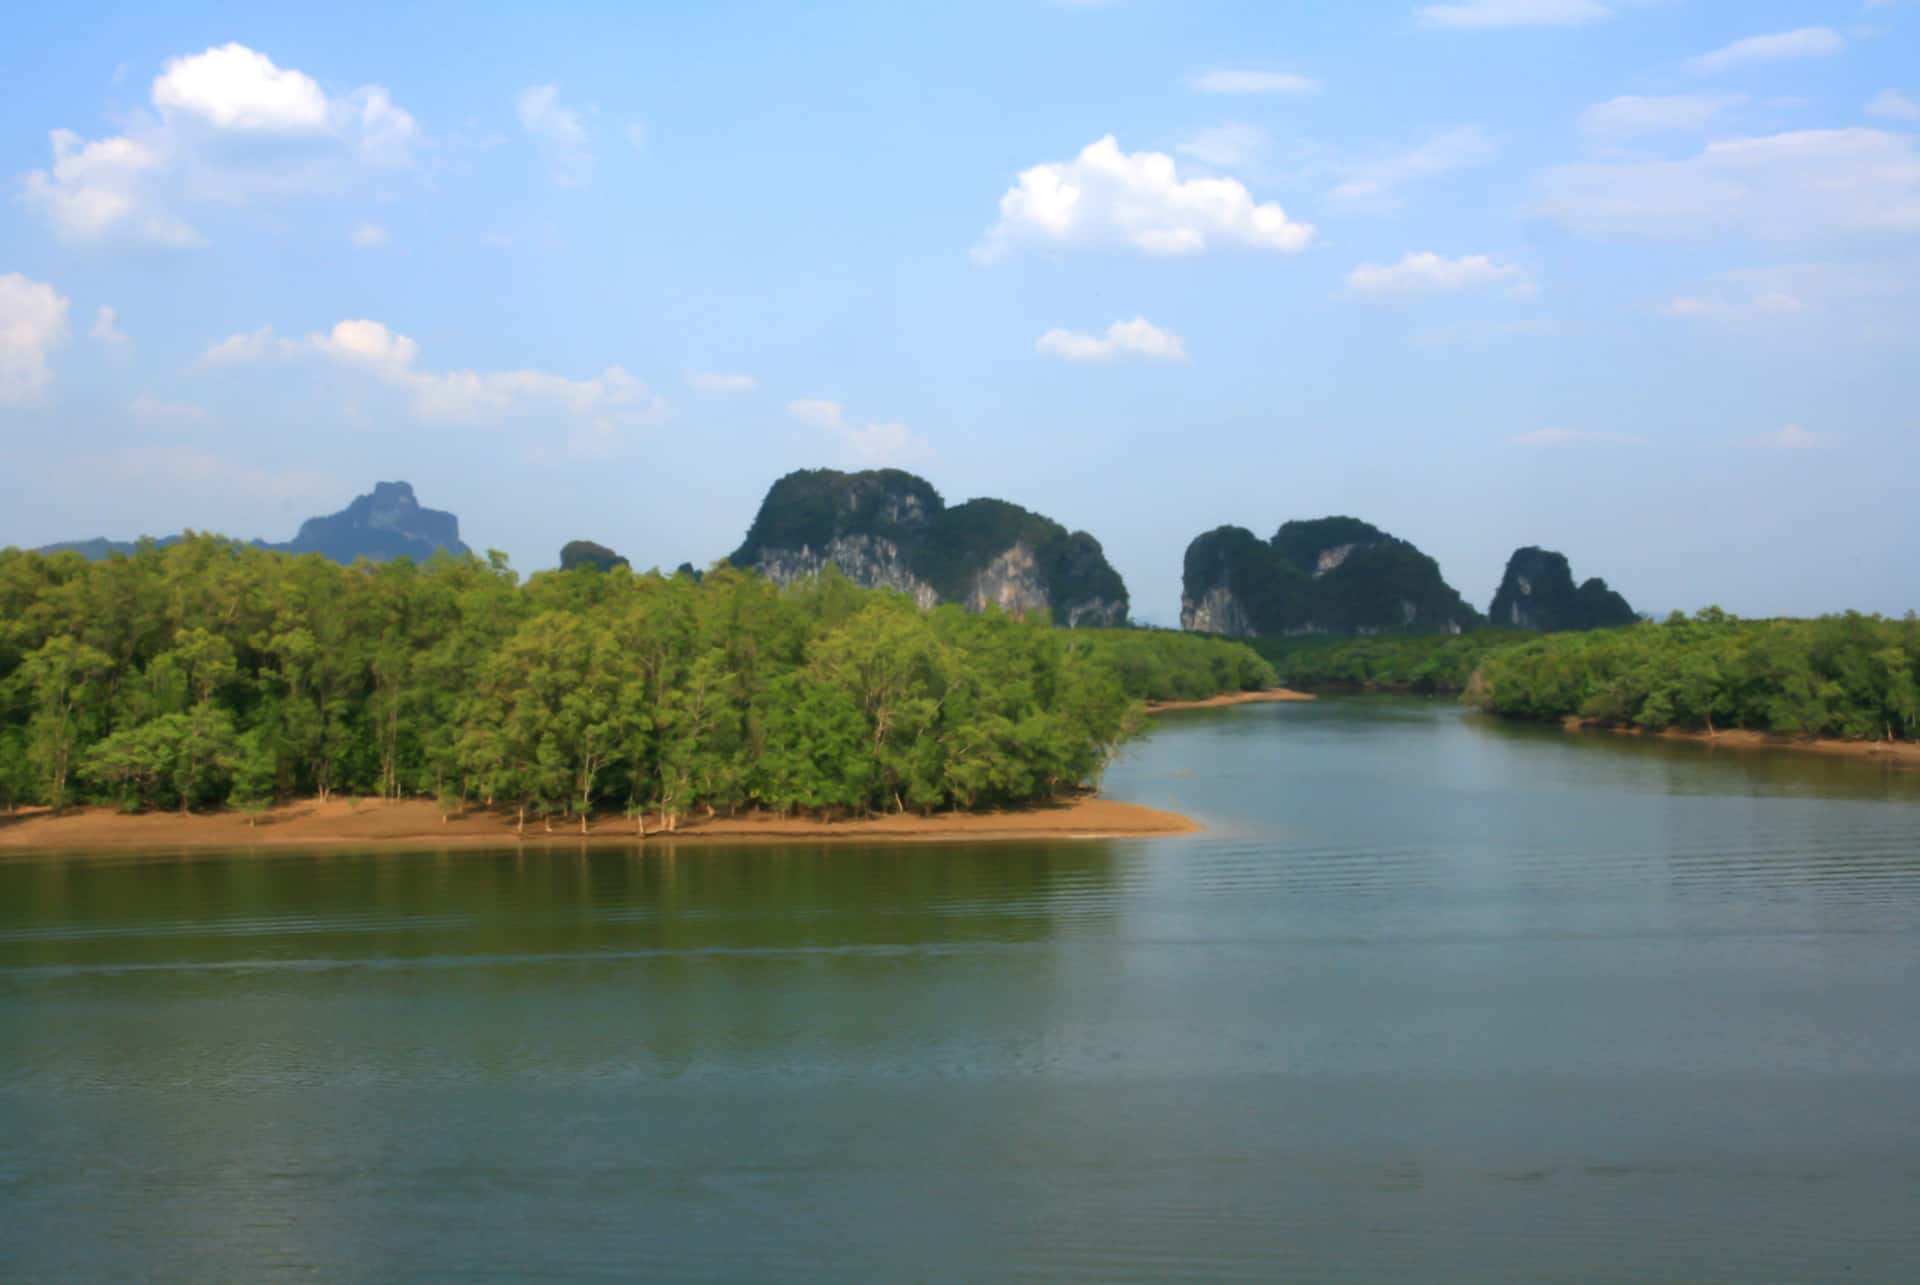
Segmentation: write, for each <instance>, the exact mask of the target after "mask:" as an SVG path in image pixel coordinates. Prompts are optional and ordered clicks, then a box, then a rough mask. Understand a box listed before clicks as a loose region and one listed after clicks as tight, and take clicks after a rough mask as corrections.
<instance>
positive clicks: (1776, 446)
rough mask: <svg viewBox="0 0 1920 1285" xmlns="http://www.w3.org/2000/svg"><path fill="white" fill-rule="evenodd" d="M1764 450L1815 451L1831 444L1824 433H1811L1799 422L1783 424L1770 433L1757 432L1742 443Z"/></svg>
mask: <svg viewBox="0 0 1920 1285" xmlns="http://www.w3.org/2000/svg"><path fill="white" fill-rule="evenodd" d="M1740 444H1741V445H1742V446H1750V447H1753V448H1754V449H1756V450H1762V451H1813V450H1819V449H1821V448H1823V447H1825V446H1827V445H1829V444H1830V439H1829V438H1828V437H1827V436H1826V434H1824V433H1810V432H1808V431H1807V430H1806V429H1804V428H1802V427H1800V425H1798V424H1782V425H1781V426H1780V427H1779V428H1776V429H1774V430H1773V431H1772V432H1769V433H1756V434H1754V435H1753V436H1752V437H1749V438H1745V439H1743V440H1742V441H1741V443H1740Z"/></svg>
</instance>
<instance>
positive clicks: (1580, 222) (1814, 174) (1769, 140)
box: [1535, 128, 1920, 241]
mask: <svg viewBox="0 0 1920 1285" xmlns="http://www.w3.org/2000/svg"><path fill="white" fill-rule="evenodd" d="M1539 187H1540V192H1541V199H1540V201H1539V203H1538V205H1537V206H1536V210H1535V212H1536V213H1538V214H1540V215H1542V216H1544V217H1547V218H1551V219H1555V220H1557V221H1559V222H1561V223H1563V224H1565V225H1566V226H1568V227H1570V228H1573V229H1574V230H1576V231H1580V232H1587V233H1592V234H1595V235H1603V236H1604V235H1615V236H1649V237H1685V236H1698V235H1705V234H1709V233H1713V234H1726V233H1733V234H1737V235H1745V236H1752V237H1758V238H1762V239H1768V240H1782V241H1787V240H1806V239H1812V238H1818V237H1823V236H1831V235H1836V234H1843V233H1861V232H1911V231H1914V230H1916V229H1920V151H1916V149H1915V144H1914V139H1913V138H1912V137H1911V136H1909V135H1905V134H1894V133H1888V132H1886V131H1884V130H1876V129H1866V128H1854V129H1823V130H1800V131H1797V132H1794V133H1788V134H1774V135H1770V136H1766V137H1760V138H1729V139H1723V140H1720V141H1718V142H1714V143H1709V144H1708V145H1707V146H1706V147H1705V148H1704V149H1703V150H1702V151H1700V152H1699V153H1698V154H1697V155H1695V156H1691V157H1687V158H1684V159H1681V160H1673V161H1621V162H1585V163H1579V164H1573V165H1561V166H1557V167H1554V168H1552V169H1548V170H1546V171H1545V172H1543V173H1542V174H1541V176H1540V180H1539Z"/></svg>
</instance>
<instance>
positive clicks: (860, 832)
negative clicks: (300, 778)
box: [0, 797, 1200, 852]
mask: <svg viewBox="0 0 1920 1285" xmlns="http://www.w3.org/2000/svg"><path fill="white" fill-rule="evenodd" d="M248 821H249V818H248V817H247V816H246V815H245V814H243V813H238V812H205V813H193V814H191V815H183V814H181V813H178V812H148V813H140V814H138V815H132V816H130V815H128V814H126V813H123V812H119V811H116V810H115V809H112V808H97V807H95V808H70V809H68V810H67V811H65V812H63V813H60V814H59V815H57V816H56V815H53V814H51V813H49V812H48V811H47V810H46V809H44V808H35V809H22V810H21V811H20V812H19V813H17V814H15V815H13V816H6V815H0V852H26V851H30V850H32V851H52V850H58V851H72V852H79V851H86V850H94V849H113V848H156V849H161V848H289V847H351V848H448V847H503V846H511V845H513V844H515V843H529V844H536V845H544V844H551V845H555V846H577V845H579V844H581V843H605V844H630V843H633V842H634V841H635V840H636V838H637V837H638V836H636V835H635V833H634V826H633V822H632V821H631V820H630V819H628V818H625V817H620V816H607V817H602V818H600V819H599V820H597V821H595V822H594V823H593V824H592V826H591V827H590V828H589V830H588V832H587V833H586V834H585V835H582V834H581V833H580V823H579V822H578V821H575V822H573V823H572V824H571V825H567V824H563V823H561V822H559V821H556V822H555V823H554V828H553V830H552V831H551V832H549V831H548V830H546V829H545V827H543V826H542V825H541V824H540V823H539V822H537V821H529V822H528V824H527V830H526V834H525V835H519V834H516V833H515V828H514V816H513V813H512V812H509V811H504V810H500V809H494V810H483V809H474V810H471V811H468V812H466V813H464V814H457V815H454V816H450V817H449V816H443V815H442V814H441V812H440V809H439V807H438V806H437V805H435V804H434V803H432V802H429V801H428V800H425V799H401V800H384V799H330V800H328V801H327V802H326V803H321V802H319V801H317V800H307V801H305V802H300V803H290V804H287V805H286V806H284V807H279V808H275V809H274V810H272V811H270V812H265V813H262V814H260V816H259V817H258V818H257V824H252V825H250V824H248ZM1199 828H1200V827H1199V826H1198V825H1196V824H1195V823H1194V822H1192V821H1190V820H1188V819H1187V818H1186V817H1183V816H1180V815H1178V814H1176V813H1173V812H1162V811H1159V810H1158V809H1156V808H1147V807H1141V806H1139V805H1137V804H1133V803H1120V802H1117V801H1115V800H1113V799H1102V798H1093V797H1083V798H1075V799H1066V800H1062V801H1060V802H1058V803H1051V804H1045V805H1041V806H1037V807H1032V808H1020V809H1014V810H1008V811H996V812H966V813H941V814H936V815H934V816H930V817H922V816H917V815H905V816H893V815H889V816H880V817H870V818H865V819H862V820H857V821H833V822H826V821H817V820H812V819H809V818H804V817H779V816H775V815H773V814H772V813H756V814H752V815H747V816H740V817H732V818H728V817H716V818H713V819H706V818H697V817H683V818H681V820H680V824H679V827H678V828H677V829H675V830H674V831H673V832H672V833H671V834H664V833H660V832H658V818H656V817H649V818H648V819H647V831H648V833H647V840H646V841H647V842H648V843H680V842H690V841H700V842H705V841H709V840H719V841H724V842H727V843H742V842H746V843H752V842H759V841H775V840H778V841H793V840H830V841H834V842H840V841H844V840H869V841H886V842H890V843H894V842H906V841H914V840H1006V839H1110V838H1128V837H1133V836H1138V835H1153V834H1190V833H1192V832H1193V831H1196V830H1198V829H1199Z"/></svg>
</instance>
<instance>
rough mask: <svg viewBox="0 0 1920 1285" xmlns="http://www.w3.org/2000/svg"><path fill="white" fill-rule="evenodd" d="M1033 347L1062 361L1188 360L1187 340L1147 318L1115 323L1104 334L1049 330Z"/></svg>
mask: <svg viewBox="0 0 1920 1285" xmlns="http://www.w3.org/2000/svg"><path fill="white" fill-rule="evenodd" d="M1034 347H1035V348H1036V349H1038V350H1039V351H1041V352H1043V353H1047V354H1048V355H1050V356H1054V357H1058V358H1060V359H1061V360H1062V361H1077V362H1110V361H1114V360H1116V359H1118V358H1123V357H1127V358H1136V359H1138V360H1141V361H1162V362H1184V361H1186V360H1187V345H1186V341H1185V340H1183V339H1181V338H1180V336H1179V335H1176V334H1174V333H1173V332H1172V331H1170V330H1162V329H1161V328H1160V327H1158V326H1156V325H1154V324H1153V323H1152V322H1151V321H1148V320H1147V319H1146V318H1145V317H1135V318H1134V319H1133V320H1132V321H1116V322H1114V323H1113V324H1112V325H1110V326H1108V327H1107V330H1106V333H1105V334H1103V335H1090V334H1087V333H1085V332H1084V331H1079V330H1059V329H1054V330H1049V331H1047V333H1046V334H1044V335H1041V336H1040V338H1039V339H1038V340H1036V341H1035V342H1034Z"/></svg>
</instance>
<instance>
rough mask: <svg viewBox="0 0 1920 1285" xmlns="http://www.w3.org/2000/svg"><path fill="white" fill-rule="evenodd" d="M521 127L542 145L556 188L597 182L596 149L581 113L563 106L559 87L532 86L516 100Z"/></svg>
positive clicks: (583, 185) (582, 185) (515, 105)
mask: <svg viewBox="0 0 1920 1285" xmlns="http://www.w3.org/2000/svg"><path fill="white" fill-rule="evenodd" d="M514 107H515V110H517V111H518V113H519V115H520V127H521V128H522V129H524V130H526V131H527V133H528V134H529V135H531V136H532V137H533V139H534V141H535V142H537V143H538V144H539V145H540V150H541V152H542V153H543V154H544V155H545V156H546V158H547V169H548V174H549V176H550V177H551V178H552V179H553V183H554V186H555V187H566V188H583V187H588V186H590V185H591V184H592V183H593V148H592V146H591V145H590V143H589V142H588V139H587V127H586V126H585V125H584V124H583V123H582V122H581V120H580V113H579V112H577V111H574V110H573V109H572V108H570V107H563V106H562V105H561V103H560V87H559V86H558V85H530V86H528V87H527V88H525V89H523V90H521V91H520V93H519V96H518V97H516V98H515V99H514Z"/></svg>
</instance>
